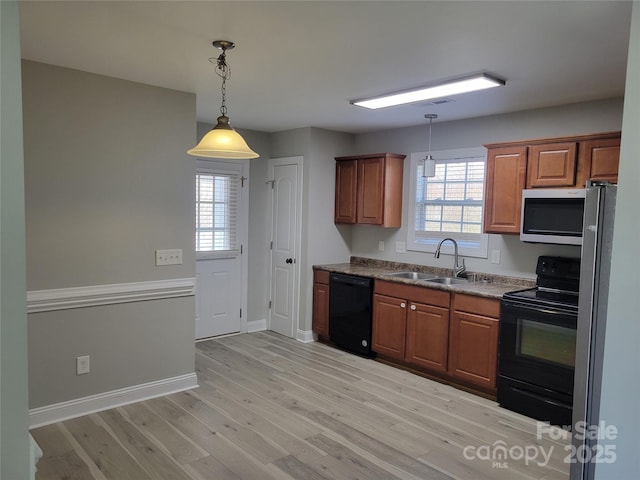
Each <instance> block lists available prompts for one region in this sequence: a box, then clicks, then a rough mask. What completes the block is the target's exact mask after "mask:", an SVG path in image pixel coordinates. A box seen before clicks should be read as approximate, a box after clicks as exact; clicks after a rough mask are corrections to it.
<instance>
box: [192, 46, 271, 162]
mask: <svg viewBox="0 0 640 480" xmlns="http://www.w3.org/2000/svg"><path fill="white" fill-rule="evenodd" d="M213 46H214V47H216V48H217V49H219V50H222V53H221V54H220V56H219V57H218V58H210V59H209V61H210V62H211V63H215V64H216V73H217V75H218V76H219V77H220V78H222V105H221V106H220V113H221V115H220V116H219V117H218V123H217V124H216V126H215V127H213V129H212V130H211V131H209V132H208V133H207V134H206V135H205V136H204V137H202V140H200V143H198V144H197V145H196V146H195V147H193V148H192V149H190V150H187V153H188V154H189V155H193V156H196V157H204V158H223V159H238V160H239V159H248V158H257V157H259V156H260V155H258V154H257V153H256V152H254V151H253V150H251V148H249V145H247V142H245V141H244V138H242V136H241V135H240V134H239V133H238V132H236V131H235V130H234V129H233V128H232V127H231V125H229V117H227V80H228V79H229V77H230V76H231V68H230V67H229V65H228V64H227V50H231V49H232V48H234V47H235V45H234V43H233V42H230V41H228V40H216V41H215V42H213Z"/></svg>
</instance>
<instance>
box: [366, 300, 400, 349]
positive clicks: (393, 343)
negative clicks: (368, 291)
mask: <svg viewBox="0 0 640 480" xmlns="http://www.w3.org/2000/svg"><path fill="white" fill-rule="evenodd" d="M406 332H407V301H406V300H404V299H401V298H395V297H388V296H386V295H380V294H375V295H374V296H373V334H372V339H371V348H372V349H373V351H374V352H377V353H380V354H382V355H385V356H387V357H390V358H395V359H396V360H404V352H405V337H406Z"/></svg>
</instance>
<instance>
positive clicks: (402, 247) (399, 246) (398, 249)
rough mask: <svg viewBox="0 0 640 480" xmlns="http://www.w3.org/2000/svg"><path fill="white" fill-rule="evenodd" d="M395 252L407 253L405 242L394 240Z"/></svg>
mask: <svg viewBox="0 0 640 480" xmlns="http://www.w3.org/2000/svg"><path fill="white" fill-rule="evenodd" d="M396 253H407V244H406V242H396Z"/></svg>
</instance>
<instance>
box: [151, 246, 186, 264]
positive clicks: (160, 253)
mask: <svg viewBox="0 0 640 480" xmlns="http://www.w3.org/2000/svg"><path fill="white" fill-rule="evenodd" d="M156 265H157V266H160V265H182V249H181V248H174V249H170V250H156Z"/></svg>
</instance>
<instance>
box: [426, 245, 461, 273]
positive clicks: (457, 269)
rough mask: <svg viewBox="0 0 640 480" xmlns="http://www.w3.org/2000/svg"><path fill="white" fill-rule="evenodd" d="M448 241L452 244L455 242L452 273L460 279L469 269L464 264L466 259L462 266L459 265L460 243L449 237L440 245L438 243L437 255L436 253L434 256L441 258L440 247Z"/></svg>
mask: <svg viewBox="0 0 640 480" xmlns="http://www.w3.org/2000/svg"><path fill="white" fill-rule="evenodd" d="M447 240H450V241H451V242H453V253H454V258H453V270H452V273H453V276H454V277H459V276H461V275H462V274H463V273H464V272H465V270H466V269H467V266H466V265H465V264H464V258H463V259H462V265H458V243H457V242H456V241H455V240H454V239H453V238H449V237H447V238H443V239H442V240H440V243H438V246H437V247H436V253H434V254H433V256H434V257H436V258H440V247H441V246H442V244H443V243H444V242H446V241H447Z"/></svg>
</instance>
